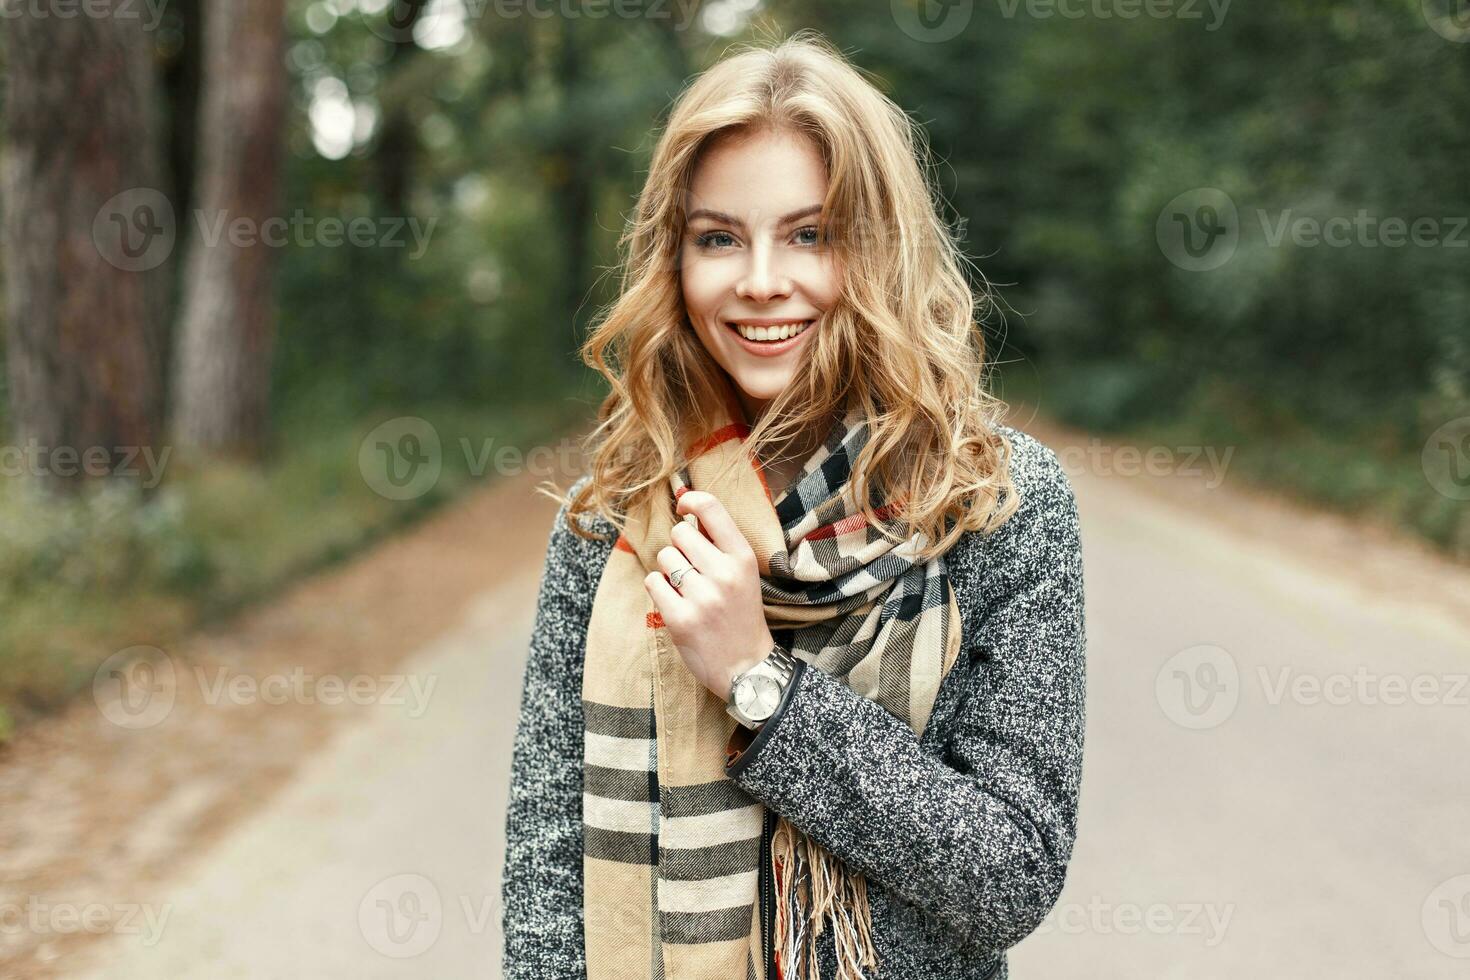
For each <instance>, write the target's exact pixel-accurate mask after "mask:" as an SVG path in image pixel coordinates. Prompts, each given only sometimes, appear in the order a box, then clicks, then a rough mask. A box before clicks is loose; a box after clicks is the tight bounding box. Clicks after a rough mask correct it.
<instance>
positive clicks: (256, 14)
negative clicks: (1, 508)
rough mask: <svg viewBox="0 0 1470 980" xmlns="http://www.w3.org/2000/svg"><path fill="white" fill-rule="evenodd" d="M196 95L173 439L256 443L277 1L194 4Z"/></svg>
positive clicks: (269, 251)
mask: <svg viewBox="0 0 1470 980" xmlns="http://www.w3.org/2000/svg"><path fill="white" fill-rule="evenodd" d="M204 35H205V55H204V95H203V114H202V117H201V120H200V146H199V156H198V160H197V167H198V182H197V185H196V191H195V195H194V199H195V201H196V204H197V208H198V210H197V212H196V213H197V219H196V220H194V221H191V222H190V227H189V231H190V233H191V235H192V238H191V239H190V244H189V258H188V263H187V266H186V268H185V274H184V275H185V280H184V300H183V305H184V309H183V316H182V319H181V322H180V333H179V341H178V355H177V357H176V359H175V363H174V370H175V377H174V393H175V397H174V421H173V425H174V433H175V436H176V438H177V440H178V442H179V443H180V445H181V447H183V448H186V449H197V450H205V451H212V452H229V453H241V454H246V455H253V454H255V453H258V452H259V451H260V450H261V449H262V448H263V446H264V442H265V437H266V425H267V420H268V417H269V399H270V362H271V352H272V347H273V344H274V340H275V326H276V310H275V288H274V287H275V275H274V273H275V266H276V259H277V257H278V256H277V253H278V252H279V251H280V248H279V247H277V245H272V244H270V242H272V241H276V242H279V241H280V238H281V237H283V235H284V234H285V233H284V232H283V231H282V229H281V228H280V226H279V224H274V225H267V224H266V222H267V221H268V220H269V219H271V218H277V219H280V218H283V217H284V216H283V215H281V214H280V213H279V199H280V171H281V147H282V142H283V140H282V128H283V117H284V113H285V102H286V72H285V67H284V65H283V62H282V59H283V57H284V42H285V5H284V0H249V2H248V3H247V2H240V0H212V2H209V3H206V4H204Z"/></svg>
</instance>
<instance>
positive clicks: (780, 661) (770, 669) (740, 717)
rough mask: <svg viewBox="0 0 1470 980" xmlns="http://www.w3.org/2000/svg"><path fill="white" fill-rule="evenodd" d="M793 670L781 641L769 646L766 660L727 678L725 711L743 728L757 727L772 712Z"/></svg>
mask: <svg viewBox="0 0 1470 980" xmlns="http://www.w3.org/2000/svg"><path fill="white" fill-rule="evenodd" d="M795 673H796V658H795V657H793V656H792V655H791V653H790V652H789V651H787V649H786V648H785V647H783V646H781V644H779V643H777V644H776V645H774V646H773V647H771V652H770V653H768V654H766V659H764V660H762V661H761V662H760V663H758V664H756V665H755V666H754V667H751V668H750V669H749V670H745V671H741V672H740V673H738V674H736V675H735V677H734V678H733V679H732V680H731V681H730V697H729V700H728V701H727V702H726V704H725V710H726V711H727V712H729V714H730V717H731V718H734V719H735V720H736V721H738V722H740V724H742V725H744V726H745V727H746V728H759V727H760V726H761V725H762V724H764V723H765V720H766V719H767V718H769V717H771V715H773V714H775V712H776V708H777V706H778V705H780V703H781V695H782V694H784V693H785V691H786V685H787V684H790V683H791V677H792V675H793V674H795Z"/></svg>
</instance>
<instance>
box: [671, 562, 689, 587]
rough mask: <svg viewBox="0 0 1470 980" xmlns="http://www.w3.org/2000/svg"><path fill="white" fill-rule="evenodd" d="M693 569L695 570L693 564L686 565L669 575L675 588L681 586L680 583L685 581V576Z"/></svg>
mask: <svg viewBox="0 0 1470 980" xmlns="http://www.w3.org/2000/svg"><path fill="white" fill-rule="evenodd" d="M692 571H694V566H693V565H685V566H684V567H683V568H681V569H679V570H678V571H676V572H674V574H672V575H670V576H669V582H670V583H671V584H672V585H673V586H674V588H676V589H677V588H678V587H679V583H680V582H682V581H684V576H685V575H688V574H689V573H690V572H692Z"/></svg>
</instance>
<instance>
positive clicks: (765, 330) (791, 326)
mask: <svg viewBox="0 0 1470 980" xmlns="http://www.w3.org/2000/svg"><path fill="white" fill-rule="evenodd" d="M811 325H812V321H811V320H803V321H801V322H800V323H783V324H781V325H780V326H778V327H748V326H746V325H745V324H743V323H736V324H732V326H733V327H734V328H735V329H736V330H739V331H740V336H742V337H744V338H745V339H746V340H786V339H787V338H790V337H794V336H796V335H797V334H799V333H801V332H802V331H803V330H805V329H806V328H807V327H809V326H811Z"/></svg>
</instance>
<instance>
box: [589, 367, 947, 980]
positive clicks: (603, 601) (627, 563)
mask: <svg viewBox="0 0 1470 980" xmlns="http://www.w3.org/2000/svg"><path fill="white" fill-rule="evenodd" d="M717 400H718V401H719V402H720V405H721V408H720V411H719V412H718V413H717V415H718V417H719V423H718V424H717V425H716V426H715V427H714V429H713V431H711V432H710V433H708V434H707V435H705V436H704V437H702V438H700V439H697V440H694V441H693V442H692V443H691V444H690V445H689V447H688V451H687V453H686V456H685V461H684V465H683V466H681V467H680V468H679V469H678V470H677V472H676V473H675V474H674V476H673V478H672V479H671V481H670V482H671V489H672V493H670V494H668V495H666V496H665V495H662V494H659V495H657V496H658V498H659V500H658V503H657V504H656V505H654V504H648V505H645V506H644V507H643V508H642V509H641V511H640V512H639V513H637V514H636V515H635V514H629V515H627V531H626V532H625V533H624V534H623V535H620V536H619V538H618V540H617V542H616V544H615V546H614V548H613V550H612V552H611V555H610V557H609V558H608V562H607V565H606V566H605V568H604V571H603V574H602V577H601V579H600V581H599V582H598V586H597V593H596V596H595V598H594V601H593V608H592V614H591V619H590V621H589V624H588V630H587V649H586V661H585V667H584V672H583V685H582V700H583V709H584V717H585V724H586V730H585V743H584V744H585V755H584V762H583V773H584V786H583V789H584V794H583V832H584V838H583V848H584V855H583V873H584V879H583V884H584V913H585V924H584V929H585V940H586V956H587V976H588V978H589V980H664V978H667V980H704V978H709V980H738V978H741V977H745V978H747V980H775V978H774V977H772V978H767V977H766V976H765V961H764V957H763V949H762V940H763V937H762V916H761V907H760V906H761V902H760V895H759V894H758V889H759V885H758V868H759V865H760V853H761V838H762V829H763V826H764V823H763V821H764V817H765V814H766V808H765V807H764V805H763V804H761V803H760V802H759V801H758V800H756V799H755V798H753V797H752V796H750V795H749V794H747V793H746V792H744V791H743V790H742V789H741V788H740V787H739V786H738V785H736V783H735V782H734V781H733V780H732V779H730V778H729V777H728V776H727V775H726V774H725V764H726V755H725V748H726V743H727V741H728V740H729V738H730V735H731V733H732V732H733V730H734V727H735V725H736V724H737V723H736V722H735V721H734V720H733V719H732V718H731V717H730V715H729V714H727V713H726V711H725V703H724V701H723V700H722V699H721V698H718V697H716V696H715V695H714V694H712V693H710V691H709V690H708V689H707V688H705V687H704V686H703V685H702V684H700V683H699V681H698V680H696V679H695V677H694V675H693V674H692V673H690V672H689V670H688V669H687V668H686V667H685V665H684V662H683V660H682V658H681V657H680V655H679V651H678V649H677V648H676V647H675V645H674V644H673V642H672V641H671V640H670V638H669V631H668V629H667V628H666V627H665V626H664V625H663V623H662V620H661V619H660V617H659V614H658V612H657V611H656V609H655V607H654V605H653V602H652V599H651V598H650V597H649V595H648V592H647V590H646V589H645V588H644V586H643V578H644V576H645V575H647V573H648V572H649V571H652V570H656V569H658V568H659V565H658V561H657V558H656V556H657V553H658V551H659V549H661V548H663V547H664V546H666V545H668V544H671V543H672V542H671V540H670V536H669V531H670V530H671V529H672V527H673V524H674V521H675V520H676V519H677V518H676V514H675V512H674V503H675V501H676V500H677V498H678V496H679V495H680V494H681V493H683V492H684V491H685V490H687V489H696V488H697V489H700V490H706V491H709V492H710V493H712V494H714V496H715V497H717V498H718V499H719V500H720V502H721V503H722V504H724V506H725V508H726V509H727V510H728V511H729V512H730V515H731V516H732V517H733V518H734V521H735V524H736V526H737V527H739V528H740V530H741V532H742V533H743V534H744V535H745V537H746V539H747V540H748V541H749V542H750V544H751V546H752V548H753V549H754V551H755V553H756V556H757V558H758V560H759V563H760V572H761V591H762V597H763V600H764V608H765V613H766V620H767V623H768V624H769V625H770V628H771V629H772V630H777V629H783V628H790V629H793V630H794V631H795V632H794V633H793V636H794V637H795V643H794V644H793V646H794V649H793V650H792V653H793V654H794V655H795V656H797V657H799V658H800V659H802V660H804V661H806V662H807V663H808V664H809V665H810V666H813V667H816V668H818V669H821V670H824V671H826V672H827V673H829V674H830V675H831V676H832V677H834V678H835V679H837V680H839V681H841V682H842V683H843V684H845V685H846V686H848V687H849V688H850V689H851V690H853V691H854V692H856V693H858V694H861V695H862V696H864V697H866V698H869V699H871V700H873V701H875V702H877V703H878V704H879V705H881V706H882V707H883V708H885V709H887V710H888V711H889V712H891V713H892V714H893V715H895V716H896V717H898V718H899V719H901V720H902V721H904V722H905V723H907V724H908V725H909V726H910V727H911V728H912V729H913V730H914V731H915V732H916V733H918V732H922V731H923V728H924V725H925V724H926V723H927V721H928V719H929V714H930V711H931V710H932V708H933V704H934V698H935V695H936V694H937V692H938V689H939V684H940V681H941V680H942V679H943V678H944V675H945V674H946V673H947V672H948V671H949V669H950V667H951V666H952V665H953V663H954V662H955V658H956V655H957V654H958V652H959V645H960V617H959V610H958V607H957V606H956V603H955V598H954V590H953V588H952V587H951V586H950V582H949V578H948V575H947V574H946V573H945V569H944V560H943V557H942V556H940V557H937V558H934V559H931V560H930V561H928V562H925V563H919V564H916V563H915V562H914V561H913V560H912V557H911V556H912V555H913V553H914V551H915V549H916V548H917V547H919V546H920V545H921V543H922V540H923V539H922V536H921V535H919V534H915V535H914V536H912V537H910V538H909V539H907V540H906V541H904V542H903V543H902V544H898V545H895V544H894V543H893V542H892V541H890V540H888V539H886V538H884V537H883V536H882V535H880V534H878V533H877V531H876V530H875V529H874V528H872V527H871V526H869V525H868V524H867V522H865V521H864V519H863V517H862V515H861V513H860V511H859V508H857V507H856V506H855V505H854V503H853V500H852V495H851V494H849V493H845V492H844V491H846V488H847V484H848V474H849V471H850V467H851V464H852V463H853V462H854V461H855V460H856V458H857V454H858V452H859V450H861V448H862V446H863V444H864V442H865V441H866V438H867V430H866V427H865V426H864V425H863V421H862V418H861V416H860V415H858V414H855V413H854V412H853V411H848V412H847V413H846V414H845V415H844V416H843V417H842V419H841V421H840V422H837V423H836V424H835V425H834V426H833V428H832V430H831V432H830V434H829V435H828V437H827V439H826V440H825V443H824V445H823V446H822V447H821V448H820V449H819V450H818V451H817V452H816V453H814V454H813V456H812V457H811V458H810V459H809V460H808V461H807V462H806V464H805V467H804V470H803V473H802V474H801V475H800V476H799V477H798V478H797V479H796V481H794V482H793V484H792V485H791V487H790V488H788V489H787V491H786V492H784V493H782V494H781V495H780V497H778V498H776V499H775V500H773V499H772V497H771V491H770V489H769V488H768V487H767V485H766V483H765V478H764V475H763V474H762V472H761V469H760V466H759V464H758V463H757V462H756V461H755V460H754V459H753V457H752V456H751V455H750V454H749V452H748V451H747V449H746V437H747V436H748V434H749V429H748V427H747V425H746V424H745V422H744V416H743V413H742V412H741V411H740V408H739V403H738V402H736V401H735V400H734V397H733V389H727V390H726V391H724V392H721V393H719V394H718V395H717ZM731 454H740V455H741V456H743V457H744V460H743V461H742V462H741V463H740V464H739V465H736V466H732V467H729V468H728V469H726V467H725V464H726V463H727V461H728V460H730V459H731ZM722 470H725V472H724V473H723V475H721V471H722ZM874 502H875V504H876V503H877V502H878V501H877V500H876V499H875V501H874ZM893 509H894V508H893V506H892V505H889V506H888V507H887V508H880V509H877V513H878V515H879V516H880V518H882V519H883V520H884V521H885V527H887V528H888V529H889V531H890V533H893V534H895V535H898V534H902V533H903V530H902V529H901V527H900V525H899V524H898V522H897V521H896V520H895V519H893V518H892V517H890V516H889V512H891V511H892V510H893ZM817 832H818V833H819V834H820V828H817ZM772 858H773V865H775V866H774V867H773V868H771V869H769V873H772V874H774V875H775V877H773V878H772V881H773V882H775V887H776V889H777V899H776V903H775V907H774V909H773V910H768V913H769V912H772V911H773V912H774V916H773V918H774V921H773V923H772V929H773V939H774V944H775V949H776V951H777V953H778V954H779V957H780V960H779V962H780V972H781V974H782V976H783V977H784V978H785V980H794V978H797V977H803V978H804V977H807V976H815V975H816V974H815V971H816V966H817V965H816V962H815V952H814V951H815V937H816V936H817V935H818V934H820V933H821V932H822V930H823V929H824V928H831V929H832V930H833V932H834V935H833V940H834V942H835V944H836V950H837V954H838V961H839V970H838V974H839V977H838V980H849V978H852V980H857V978H860V977H862V976H863V975H864V974H863V972H862V971H863V969H864V968H873V967H876V966H877V956H876V952H875V950H874V948H873V944H872V934H871V922H870V919H869V910H868V905H867V892H866V887H865V884H864V881H863V878H862V876H861V874H859V873H857V872H855V871H853V870H851V869H849V868H848V867H847V865H845V864H844V863H842V862H841V861H840V860H839V859H837V858H836V857H835V856H833V855H832V854H830V853H829V852H827V851H826V850H825V849H824V848H822V846H821V845H819V844H817V843H816V841H815V840H812V839H810V838H808V837H807V836H806V835H805V834H803V833H802V832H801V830H799V829H798V828H797V827H796V826H795V825H793V824H791V823H789V822H788V821H787V820H786V819H785V818H784V817H780V818H779V820H778V822H777V826H776V830H775V832H774V834H773V836H772ZM828 920H830V924H829V923H828Z"/></svg>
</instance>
